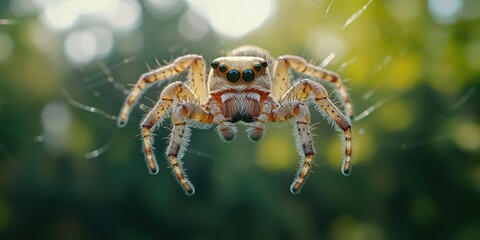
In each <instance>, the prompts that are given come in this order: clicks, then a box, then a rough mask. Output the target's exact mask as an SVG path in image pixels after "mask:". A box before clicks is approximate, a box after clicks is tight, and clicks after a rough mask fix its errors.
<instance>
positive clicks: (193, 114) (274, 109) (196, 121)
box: [118, 46, 353, 195]
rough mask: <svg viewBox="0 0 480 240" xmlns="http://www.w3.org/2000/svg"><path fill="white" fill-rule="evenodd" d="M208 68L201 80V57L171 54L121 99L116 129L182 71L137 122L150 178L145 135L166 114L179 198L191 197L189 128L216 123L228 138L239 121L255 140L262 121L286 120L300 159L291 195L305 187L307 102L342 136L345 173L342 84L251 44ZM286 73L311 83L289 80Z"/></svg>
mask: <svg viewBox="0 0 480 240" xmlns="http://www.w3.org/2000/svg"><path fill="white" fill-rule="evenodd" d="M210 66H211V70H210V72H209V74H208V76H206V72H205V61H204V59H203V57H202V56H199V55H193V54H190V55H185V56H182V57H179V58H177V59H176V60H175V61H173V63H171V64H169V65H166V66H163V67H160V68H158V69H155V70H152V71H150V72H147V73H145V74H143V75H142V76H141V77H140V79H139V80H138V82H137V84H136V85H135V87H134V89H133V90H132V91H131V93H130V95H129V96H128V98H127V99H126V101H125V103H124V105H123V108H122V109H121V112H120V115H119V117H118V125H119V126H120V127H123V126H125V124H126V123H127V121H128V116H129V115H130V112H131V110H132V107H133V106H134V105H135V104H136V103H137V101H138V99H139V98H140V95H141V94H142V92H143V91H144V90H145V89H146V88H147V87H150V86H151V85H152V84H153V83H155V82H158V81H161V80H165V79H168V78H170V77H172V76H174V75H177V74H179V73H181V72H184V71H188V77H187V79H186V81H177V82H173V83H170V84H169V85H168V86H167V87H165V89H164V90H163V91H162V92H161V94H160V98H159V100H158V102H157V104H156V105H155V107H154V108H153V109H151V110H150V112H149V113H148V114H147V115H146V117H145V119H144V120H143V122H142V124H141V131H142V137H143V146H144V152H145V156H146V162H147V167H148V169H149V171H150V173H152V174H156V173H157V172H158V165H157V161H156V159H155V155H154V153H153V147H152V142H153V139H152V131H153V130H154V129H155V126H157V125H158V124H160V123H161V122H162V120H163V118H164V116H165V115H166V113H168V112H172V117H171V119H172V125H173V128H172V133H171V135H170V141H169V145H168V147H167V152H166V154H167V158H168V161H169V163H170V165H171V167H172V169H173V172H174V175H175V176H176V178H177V180H178V181H179V183H180V185H181V186H182V188H183V189H184V190H185V193H186V194H187V195H192V194H194V192H195V190H194V187H193V185H192V184H191V183H190V181H189V180H188V179H187V176H186V174H185V172H184V170H183V168H182V162H181V159H182V157H183V154H184V152H185V150H186V149H185V147H186V145H187V143H188V141H189V134H190V129H189V128H190V127H202V128H207V127H211V126H216V129H217V132H218V134H219V136H220V138H222V139H223V140H225V141H231V140H233V139H234V138H235V135H236V132H237V129H236V126H235V123H237V122H243V123H245V124H247V125H248V129H247V134H248V137H249V139H251V140H252V141H258V140H260V139H261V138H262V137H263V135H264V134H265V125H266V124H267V123H276V122H282V121H287V120H293V121H292V123H293V124H294V135H295V139H296V142H297V149H298V151H299V153H300V155H301V160H300V168H299V169H298V172H297V175H296V177H295V179H294V181H293V183H292V185H291V187H290V191H291V192H292V193H294V194H297V193H299V192H300V190H301V188H302V186H303V184H304V183H305V179H306V177H307V174H308V172H309V171H310V168H311V166H312V163H313V157H314V154H315V149H314V147H313V143H312V137H311V133H310V111H309V109H308V107H307V105H306V103H308V102H310V100H312V102H313V104H314V105H315V107H316V109H317V110H318V111H319V112H321V113H322V114H323V115H324V117H325V118H327V119H328V120H331V122H333V124H334V125H335V126H336V128H337V129H339V130H340V131H341V132H342V133H343V136H342V139H343V141H344V143H345V144H344V146H345V156H344V160H343V166H342V172H343V173H344V174H345V175H348V174H349V173H350V170H351V161H350V160H351V155H352V129H351V124H350V117H351V116H352V115H353V109H352V105H351V103H350V97H349V95H348V93H347V91H346V89H345V86H344V85H343V83H342V81H341V80H340V78H339V77H338V76H337V75H336V74H335V73H332V72H329V71H327V70H325V69H323V68H320V67H318V66H315V65H312V64H310V63H308V62H307V61H305V60H304V59H303V58H300V57H297V56H291V55H284V56H281V57H279V58H277V59H273V58H272V57H270V55H269V54H268V52H267V51H265V50H263V49H260V48H258V47H254V46H244V47H240V48H237V49H234V50H233V51H231V52H230V53H229V54H228V55H227V56H225V57H219V58H217V59H215V60H213V61H212V62H211V64H210ZM290 69H293V70H294V71H296V72H299V73H301V74H303V75H304V76H310V77H311V78H312V79H301V80H298V81H291V79H290V74H289V70H290ZM316 80H323V81H326V82H330V83H333V84H334V85H335V87H336V89H337V91H338V94H339V96H340V100H341V102H342V104H343V107H344V109H345V114H343V113H342V112H341V111H339V110H338V108H337V107H336V106H335V105H334V104H333V103H332V101H331V100H330V99H329V98H328V94H327V92H326V90H325V89H324V88H323V87H322V85H320V84H319V83H318V82H317V81H316Z"/></svg>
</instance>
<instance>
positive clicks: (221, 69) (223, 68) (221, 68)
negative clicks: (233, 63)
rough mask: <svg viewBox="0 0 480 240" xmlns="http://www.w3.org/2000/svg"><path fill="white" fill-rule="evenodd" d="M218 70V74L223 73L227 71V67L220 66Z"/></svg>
mask: <svg viewBox="0 0 480 240" xmlns="http://www.w3.org/2000/svg"><path fill="white" fill-rule="evenodd" d="M218 69H219V70H220V72H222V73H223V72H225V71H227V65H225V64H220V66H219V67H218Z"/></svg>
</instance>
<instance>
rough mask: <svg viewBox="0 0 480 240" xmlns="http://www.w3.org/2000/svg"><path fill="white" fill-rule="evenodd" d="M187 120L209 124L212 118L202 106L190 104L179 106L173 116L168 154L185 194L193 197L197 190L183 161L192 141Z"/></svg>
mask: <svg viewBox="0 0 480 240" xmlns="http://www.w3.org/2000/svg"><path fill="white" fill-rule="evenodd" d="M187 119H188V120H194V121H196V122H199V123H201V124H209V123H211V119H212V118H210V117H209V115H208V114H207V113H206V112H205V111H204V110H203V109H202V108H201V107H200V106H198V105H196V104H194V103H189V102H185V103H181V104H178V105H177V106H176V107H175V109H174V111H173V114H172V125H173V129H172V133H171V135H170V141H169V144H168V147H167V152H166V154H167V158H168V162H169V163H170V166H171V167H172V169H173V173H174V175H175V177H176V178H177V180H178V183H180V186H181V187H182V188H183V190H184V191H185V194H187V195H188V196H191V195H193V194H194V193H195V188H194V186H193V185H192V183H190V181H189V180H188V177H187V174H186V173H185V170H184V169H183V167H182V165H183V162H182V161H181V159H182V157H183V155H184V153H185V150H186V146H187V145H188V142H189V140H190V127H189V125H188V123H187V122H186V120H187Z"/></svg>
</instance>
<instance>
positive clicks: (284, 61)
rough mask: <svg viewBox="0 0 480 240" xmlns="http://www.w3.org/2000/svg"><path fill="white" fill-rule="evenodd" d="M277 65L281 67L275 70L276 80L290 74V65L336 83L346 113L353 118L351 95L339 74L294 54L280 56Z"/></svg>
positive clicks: (298, 70)
mask: <svg viewBox="0 0 480 240" xmlns="http://www.w3.org/2000/svg"><path fill="white" fill-rule="evenodd" d="M276 65H278V66H281V67H277V68H276V70H275V72H274V75H273V77H274V82H276V81H279V80H277V78H280V79H281V78H282V77H283V76H286V75H288V69H289V67H292V68H293V69H294V70H295V71H296V72H299V73H301V74H306V75H309V76H312V77H314V78H317V79H321V80H325V81H327V82H330V83H333V84H335V87H336V89H337V93H338V95H339V96H340V100H341V102H342V105H343V106H344V108H345V115H346V116H347V117H348V118H349V119H352V118H353V107H352V103H351V100H350V95H349V94H348V92H347V89H346V88H345V85H344V84H343V82H342V80H341V79H340V77H338V75H337V74H335V73H333V72H331V71H328V70H325V69H323V68H321V67H318V66H315V65H313V64H310V63H308V62H307V61H306V60H305V59H303V58H301V57H298V56H292V55H284V56H281V57H279V58H278V60H277V64H276ZM282 89H283V88H282ZM276 97H278V96H276ZM277 99H278V98H277Z"/></svg>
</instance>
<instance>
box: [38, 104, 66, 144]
mask: <svg viewBox="0 0 480 240" xmlns="http://www.w3.org/2000/svg"><path fill="white" fill-rule="evenodd" d="M71 119H72V116H71V112H70V109H69V108H68V106H67V105H66V104H65V103H63V102H56V101H54V102H49V103H47V105H45V107H44V108H43V110H42V126H43V137H44V143H45V147H46V148H47V149H48V150H51V151H56V150H61V149H64V148H65V147H66V146H68V144H69V136H70V124H71Z"/></svg>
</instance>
